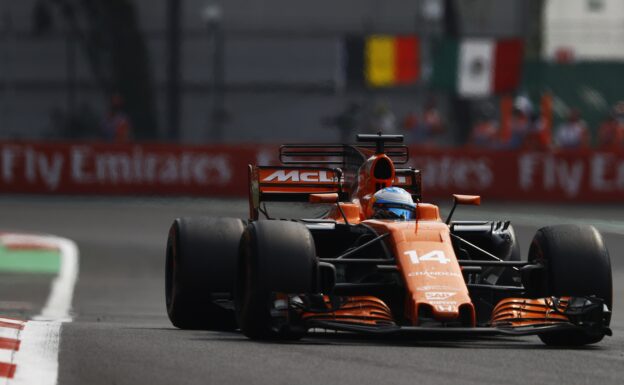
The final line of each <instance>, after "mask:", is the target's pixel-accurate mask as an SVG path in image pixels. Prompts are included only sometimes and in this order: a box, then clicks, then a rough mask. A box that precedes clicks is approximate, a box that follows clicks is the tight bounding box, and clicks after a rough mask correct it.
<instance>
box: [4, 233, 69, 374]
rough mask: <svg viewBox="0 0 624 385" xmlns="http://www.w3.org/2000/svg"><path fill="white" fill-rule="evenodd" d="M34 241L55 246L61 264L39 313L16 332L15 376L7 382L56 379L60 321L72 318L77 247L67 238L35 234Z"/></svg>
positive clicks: (61, 322) (67, 320)
mask: <svg viewBox="0 0 624 385" xmlns="http://www.w3.org/2000/svg"><path fill="white" fill-rule="evenodd" d="M35 243H36V244H46V245H51V246H54V247H57V248H58V249H59V251H60V257H61V266H60V270H59V274H58V276H57V277H56V278H55V279H54V281H53V283H52V289H51V291H50V295H49V297H48V300H47V301H46V305H45V307H44V308H43V309H42V311H41V314H39V315H38V316H36V317H34V318H33V321H29V322H27V323H26V325H25V327H24V330H22V331H21V332H20V333H19V339H20V340H21V345H20V349H19V350H18V351H16V352H15V354H14V355H13V360H12V362H13V363H14V364H16V365H17V370H16V372H15V377H14V378H13V379H12V380H8V381H7V384H15V385H30V384H38V385H55V384H56V383H57V381H58V366H59V364H58V356H59V341H60V334H61V325H62V324H63V323H64V322H71V321H72V317H71V313H70V312H71V303H72V298H73V295H74V286H75V284H76V280H77V278H78V248H77V247H76V244H75V243H74V242H72V241H70V240H68V239H64V238H58V237H52V236H41V237H37V242H35ZM9 362H11V361H9Z"/></svg>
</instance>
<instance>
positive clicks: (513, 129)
mask: <svg viewBox="0 0 624 385" xmlns="http://www.w3.org/2000/svg"><path fill="white" fill-rule="evenodd" d="M532 115H533V104H532V103H531V101H530V100H529V98H527V97H526V96H518V97H517V98H516V100H515V101H514V105H513V111H512V115H511V122H510V125H509V130H510V137H509V142H508V143H507V146H506V147H508V148H511V149H517V148H521V147H522V146H523V145H524V142H525V139H526V137H527V135H528V134H529V133H530V132H532V130H533V124H532V123H533V119H532Z"/></svg>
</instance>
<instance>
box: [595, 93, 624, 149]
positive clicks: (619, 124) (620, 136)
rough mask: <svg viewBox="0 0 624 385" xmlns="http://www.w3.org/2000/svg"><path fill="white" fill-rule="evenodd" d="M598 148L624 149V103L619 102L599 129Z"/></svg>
mask: <svg viewBox="0 0 624 385" xmlns="http://www.w3.org/2000/svg"><path fill="white" fill-rule="evenodd" d="M598 148H600V149H601V150H618V149H624V102H618V103H617V104H616V105H615V107H614V108H613V111H612V112H611V114H609V115H608V116H607V118H606V119H605V120H604V121H603V122H602V123H601V124H600V127H599V128H598Z"/></svg>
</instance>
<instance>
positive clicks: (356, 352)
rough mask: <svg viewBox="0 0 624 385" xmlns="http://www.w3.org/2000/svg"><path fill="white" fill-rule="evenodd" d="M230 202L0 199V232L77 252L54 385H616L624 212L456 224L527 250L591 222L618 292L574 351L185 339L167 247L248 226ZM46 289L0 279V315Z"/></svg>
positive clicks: (548, 211) (35, 305)
mask: <svg viewBox="0 0 624 385" xmlns="http://www.w3.org/2000/svg"><path fill="white" fill-rule="evenodd" d="M246 210H247V209H246V202H245V201H235V200H158V199H148V200H138V199H124V200H111V199H86V198H84V199H75V198H24V197H4V198H0V229H2V230H9V229H10V230H24V231H30V232H33V231H35V232H45V233H52V234H55V235H59V236H63V237H67V238H70V239H73V240H74V241H76V243H77V244H78V247H79V249H80V274H79V277H78V283H77V285H76V288H75V293H74V302H73V305H74V306H73V307H74V313H75V318H74V322H72V323H68V324H64V325H63V328H62V330H61V343H60V353H59V365H60V367H59V380H58V383H59V384H321V383H324V384H344V385H348V384H358V385H361V384H373V383H382V384H455V383H457V384H488V383H491V384H499V383H505V384H522V385H526V384H530V383H535V384H543V383H563V384H585V383H587V384H589V383H592V384H597V383H600V384H621V383H622V378H624V310H623V309H624V255H623V254H624V207H620V206H597V207H596V206H581V207H573V206H560V207H553V206H545V205H544V206H540V205H530V206H520V205H511V206H508V205H502V204H491V205H488V204H487V203H486V204H485V205H484V206H483V207H481V208H463V207H462V208H460V209H459V210H458V211H457V213H456V218H457V219H460V218H465V219H475V218H482V219H499V218H505V217H506V218H509V219H512V220H514V221H515V227H516V231H517V232H518V234H519V238H520V241H521V243H522V245H523V246H524V251H526V249H527V245H528V243H529V242H530V240H531V237H532V235H533V233H534V231H535V230H536V229H537V228H538V227H540V226H541V225H545V224H554V223H574V222H578V221H586V222H589V223H592V224H595V225H596V226H597V227H598V228H599V229H600V230H601V231H602V232H603V234H604V236H605V240H606V243H607V246H608V248H609V250H610V253H611V259H612V264H613V273H614V283H615V305H614V308H615V311H614V316H613V322H612V328H613V331H614V333H615V335H614V336H613V337H611V338H605V340H604V341H603V342H602V343H600V344H598V345H595V346H592V347H588V348H582V349H552V348H547V347H545V346H544V345H542V344H541V342H540V341H539V340H538V339H537V337H524V338H494V339H488V340H478V341H474V340H470V341H448V340H447V341H433V340H397V339H392V340H386V339H378V338H375V339H371V338H362V337H357V336H351V335H347V334H335V333H318V334H314V335H311V336H308V337H306V338H304V339H303V340H302V341H300V342H296V343H263V342H253V341H249V340H247V339H246V338H244V337H243V336H241V335H239V334H236V333H221V332H208V331H182V330H176V329H174V328H173V327H172V326H171V324H170V323H169V321H168V319H167V316H166V313H165V309H164V298H163V293H164V279H163V277H164V263H163V262H164V261H163V258H164V243H165V238H166V234H167V230H168V227H169V224H170V223H171V221H172V220H173V218H175V217H176V216H185V215H214V216H224V215H228V216H240V217H244V216H245V215H246V212H247V211H246ZM46 286H47V281H46V277H42V276H38V275H30V276H29V275H15V274H0V314H3V315H14V316H19V317H29V316H32V315H34V314H37V312H38V311H39V310H40V307H41V306H42V303H43V302H44V301H45V295H46V293H45V288H46Z"/></svg>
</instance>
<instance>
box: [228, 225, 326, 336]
mask: <svg viewBox="0 0 624 385" xmlns="http://www.w3.org/2000/svg"><path fill="white" fill-rule="evenodd" d="M317 270H318V260H317V257H316V248H315V246H314V239H313V238H312V234H311V233H310V231H309V230H308V229H307V227H305V226H304V225H303V224H301V223H297V222H287V221H272V220H271V221H256V222H252V223H251V224H249V226H247V229H246V230H245V232H244V233H243V236H242V238H241V243H240V254H239V261H238V279H237V286H236V291H235V308H236V316H237V320H238V324H239V327H240V329H241V331H242V332H243V334H244V335H246V336H247V337H249V338H251V339H297V338H300V337H301V336H302V335H303V332H304V330H303V331H302V329H300V325H299V328H298V327H297V325H292V324H288V323H286V324H277V323H276V322H275V312H277V311H278V310H277V309H275V307H274V304H275V302H276V299H277V296H278V295H281V298H288V297H287V295H288V294H305V293H313V292H315V290H316V286H317ZM282 311H283V310H282ZM286 311H288V310H286Z"/></svg>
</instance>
